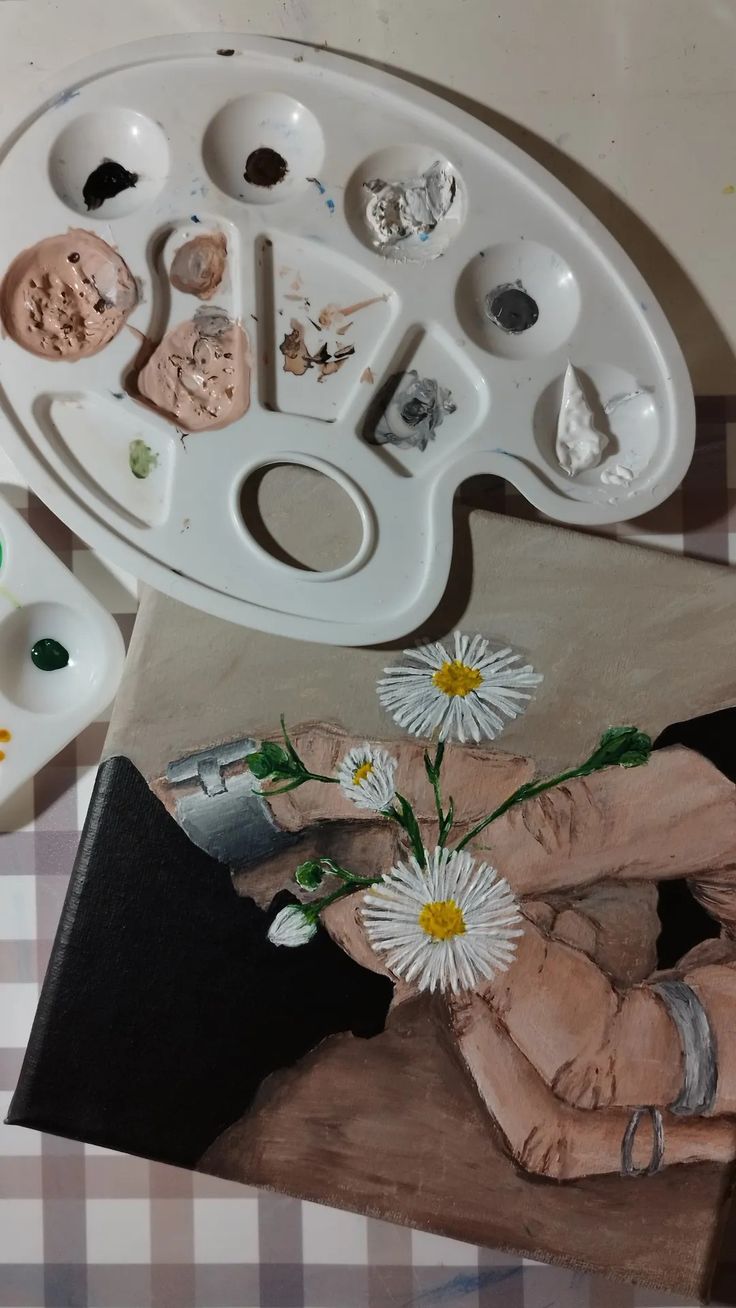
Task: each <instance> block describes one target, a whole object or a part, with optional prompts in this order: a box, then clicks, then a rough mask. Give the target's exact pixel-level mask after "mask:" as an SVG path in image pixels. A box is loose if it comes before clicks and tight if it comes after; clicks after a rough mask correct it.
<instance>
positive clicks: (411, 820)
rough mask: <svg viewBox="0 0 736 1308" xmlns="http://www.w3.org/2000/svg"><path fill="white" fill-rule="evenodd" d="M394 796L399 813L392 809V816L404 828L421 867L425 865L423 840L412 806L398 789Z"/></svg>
mask: <svg viewBox="0 0 736 1308" xmlns="http://www.w3.org/2000/svg"><path fill="white" fill-rule="evenodd" d="M396 798H397V800H398V802H399V804H400V806H401V815H400V816H399V814H398V813H396V811H395V810H394V817H395V818H396V820H397V822H399V823H400V825H401V826H402V827H403V828H404V830H405V832H406V834H407V836H408V837H409V841H410V843H411V847H412V850H413V853H414V857H415V858H416V860H417V863H418V864H419V866H420V867H421V868H423V867H424V866H425V865H426V858H425V856H424V841H423V840H422V833H421V831H420V830H419V823H418V822H417V819H416V816H415V814H414V809H413V808H412V806H411V804H410V803H409V801H408V799H406V798H405V797H404V795H400V794H399V792H398V791H397V792H396Z"/></svg>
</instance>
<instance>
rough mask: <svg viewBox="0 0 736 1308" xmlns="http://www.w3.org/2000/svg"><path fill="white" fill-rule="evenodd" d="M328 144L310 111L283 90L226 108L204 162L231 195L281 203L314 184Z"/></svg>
mask: <svg viewBox="0 0 736 1308" xmlns="http://www.w3.org/2000/svg"><path fill="white" fill-rule="evenodd" d="M324 157H325V140H324V135H323V133H322V128H321V127H320V125H319V123H318V121H317V119H316V118H315V116H314V114H313V113H312V112H311V110H310V109H307V108H306V106H305V105H303V104H301V103H300V102H299V101H298V100H295V99H294V98H293V97H292V96H290V95H285V94H284V93H283V92H281V91H259V92H253V93H252V94H251V95H244V96H241V98H240V99H238V100H231V101H230V102H229V103H228V104H226V105H225V106H224V107H223V108H222V109H221V110H220V112H219V113H218V114H216V115H215V117H214V118H213V119H212V121H211V123H210V124H209V126H208V128H207V130H206V132H205V135H204V140H203V142H202V158H203V161H204V165H205V168H206V169H207V172H208V173H209V175H210V177H211V178H212V181H213V182H214V183H215V185H216V186H219V188H220V190H221V191H224V192H225V194H226V195H230V196H232V198H233V199H234V200H244V201H246V202H247V203H248V204H275V203H276V202H277V201H279V200H285V199H288V198H290V197H291V196H293V195H296V194H298V193H300V192H303V191H306V190H308V189H309V187H310V186H312V185H313V182H312V181H311V179H312V178H315V177H318V175H319V173H320V170H321V168H322V164H323V162H324Z"/></svg>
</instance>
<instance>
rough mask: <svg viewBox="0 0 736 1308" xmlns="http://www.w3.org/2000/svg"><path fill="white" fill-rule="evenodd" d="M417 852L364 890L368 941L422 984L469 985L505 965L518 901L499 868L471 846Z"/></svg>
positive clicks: (400, 972)
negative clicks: (479, 858)
mask: <svg viewBox="0 0 736 1308" xmlns="http://www.w3.org/2000/svg"><path fill="white" fill-rule="evenodd" d="M425 854H426V861H427V866H426V868H425V869H424V870H422V868H420V866H419V864H418V863H417V861H416V859H415V858H414V856H413V855H412V857H411V858H410V859H409V861H408V863H406V862H402V863H397V864H396V866H395V867H393V868H392V869H391V871H390V872H389V873H387V875H386V876H384V877H383V879H382V881H381V882H379V883H378V884H377V885H376V886H375V887H374V888H373V889H372V890H369V891H367V892H366V894H365V896H364V898H363V905H362V907H361V916H362V919H363V922H364V925H365V929H366V933H367V936H368V939H369V941H370V943H371V946H372V947H373V949H374V950H375V951H376V953H379V954H386V955H387V957H386V964H387V966H388V967H389V969H390V970H391V971H392V972H394V973H395V974H396V976H399V977H403V979H404V980H405V981H413V982H414V983H415V984H416V986H417V988H418V989H419V990H432V991H433V990H448V989H449V990H453V991H454V992H455V993H456V994H457V992H458V991H459V990H469V989H470V988H471V987H472V986H474V985H476V984H477V982H478V981H479V980H480V979H481V977H485V978H487V979H491V978H492V977H493V976H494V974H495V973H496V972H497V971H501V972H505V971H506V969H507V967H508V966H509V963H511V962H513V958H514V954H515V953H516V940H515V937H517V936H521V935H523V934H524V933H523V930H522V929H521V928H520V927H517V926H516V923H517V922H519V921H520V920H521V914H520V913H519V907H518V904H517V901H516V898H515V897H514V895H513V893H512V891H511V890H510V888H509V885H508V882H507V881H506V880H505V879H504V878H503V877H499V875H498V873H497V872H496V870H495V868H492V867H490V866H489V865H488V864H487V863H477V862H476V860H475V859H474V858H473V857H472V855H471V854H468V853H467V852H466V850H460V851H458V850H455V849H453V850H450V849H441V848H439V847H438V848H436V849H435V850H434V851H433V852H432V853H430V852H429V851H425Z"/></svg>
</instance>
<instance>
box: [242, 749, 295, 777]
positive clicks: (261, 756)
mask: <svg viewBox="0 0 736 1308" xmlns="http://www.w3.org/2000/svg"><path fill="white" fill-rule="evenodd" d="M245 761H246V763H247V764H248V767H249V768H250V770H251V772H252V773H253V776H254V777H257V778H258V780H259V781H267V780H268V779H269V777H291V776H293V775H294V769H293V766H292V763H291V759H290V758H289V755H288V754H287V752H286V750H285V749H284V748H283V746H281V745H277V744H276V742H275V741H273V740H263V741H261V747H260V749H257V750H256V751H255V752H254V753H253V754H248V755H247V757H246V760H245Z"/></svg>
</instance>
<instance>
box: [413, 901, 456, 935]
mask: <svg viewBox="0 0 736 1308" xmlns="http://www.w3.org/2000/svg"><path fill="white" fill-rule="evenodd" d="M419 925H420V927H421V928H422V930H423V931H426V933H427V935H428V936H432V937H433V938H434V939H435V940H451V939H452V937H453V936H464V935H465V918H464V917H463V913H462V909H461V908H458V906H457V904H456V903H455V900H454V899H435V900H433V901H432V903H431V904H425V905H424V908H423V909H422V911H421V913H420V914H419Z"/></svg>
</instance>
